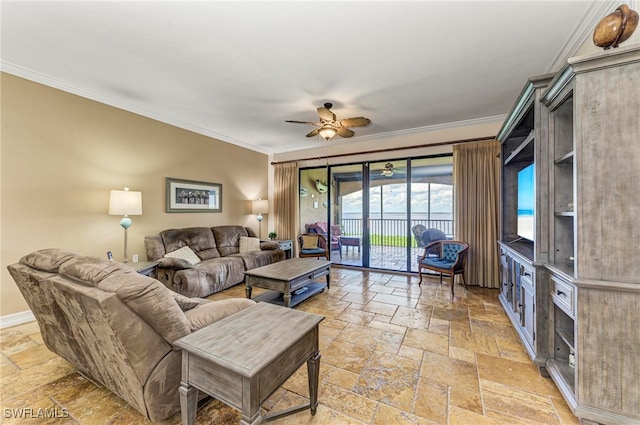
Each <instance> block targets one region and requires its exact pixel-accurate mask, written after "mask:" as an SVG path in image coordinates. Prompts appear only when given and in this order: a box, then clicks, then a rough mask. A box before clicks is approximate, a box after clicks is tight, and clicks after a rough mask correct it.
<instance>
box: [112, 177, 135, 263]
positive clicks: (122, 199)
mask: <svg viewBox="0 0 640 425" xmlns="http://www.w3.org/2000/svg"><path fill="white" fill-rule="evenodd" d="M109 215H123V216H124V217H122V220H120V226H122V228H123V229H124V262H125V263H126V262H128V261H129V257H128V255H127V229H129V227H131V224H132V223H133V221H131V219H130V218H129V216H130V215H142V192H133V191H130V190H129V188H128V187H125V188H124V190H112V191H111V195H110V196H109Z"/></svg>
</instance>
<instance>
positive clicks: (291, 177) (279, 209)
mask: <svg viewBox="0 0 640 425" xmlns="http://www.w3.org/2000/svg"><path fill="white" fill-rule="evenodd" d="M274 168H275V170H274V191H273V195H274V200H273V214H274V220H275V232H276V234H277V235H278V239H295V237H296V236H297V234H298V232H297V231H296V229H297V228H298V223H297V221H298V214H297V211H298V164H296V163H295V162H288V163H284V164H274Z"/></svg>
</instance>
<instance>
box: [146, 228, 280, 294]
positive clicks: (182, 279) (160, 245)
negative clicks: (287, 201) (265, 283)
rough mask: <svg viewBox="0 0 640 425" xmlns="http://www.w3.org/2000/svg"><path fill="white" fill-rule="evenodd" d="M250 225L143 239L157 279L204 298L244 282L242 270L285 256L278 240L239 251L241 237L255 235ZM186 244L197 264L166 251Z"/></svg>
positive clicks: (166, 232)
mask: <svg viewBox="0 0 640 425" xmlns="http://www.w3.org/2000/svg"><path fill="white" fill-rule="evenodd" d="M255 236H256V235H255V233H254V232H253V230H252V229H251V228H249V227H242V226H216V227H189V228H184V229H170V230H164V231H162V232H160V234H158V235H152V236H147V237H145V238H144V246H145V250H146V252H147V260H148V261H156V260H158V261H159V262H160V263H159V265H158V268H157V276H156V278H157V279H158V280H159V281H161V282H162V283H164V284H165V285H166V286H167V287H168V288H170V289H172V290H174V291H175V292H178V293H180V294H183V295H186V296H188V297H206V296H208V295H211V294H214V293H216V292H219V291H222V290H224V289H227V288H229V287H231V286H233V285H237V284H238V283H240V282H243V281H244V272H245V270H251V269H254V268H256V267H261V266H266V265H268V264H271V263H275V262H277V261H282V260H284V259H285V253H284V251H283V250H282V249H280V245H278V243H277V242H270V241H265V242H259V248H258V250H257V251H251V252H240V239H241V238H242V237H245V238H247V237H250V238H255ZM185 246H188V247H189V248H191V250H192V251H193V252H194V253H195V255H196V256H197V257H198V258H199V259H200V260H201V262H199V263H197V264H190V263H188V262H187V261H184V260H181V259H177V258H165V255H166V254H167V253H171V252H174V251H176V250H178V249H180V248H182V247H185Z"/></svg>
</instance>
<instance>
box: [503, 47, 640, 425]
mask: <svg viewBox="0 0 640 425" xmlns="http://www.w3.org/2000/svg"><path fill="white" fill-rule="evenodd" d="M498 140H499V141H500V142H501V145H502V150H501V159H502V164H503V166H502V184H501V186H502V208H501V213H502V214H501V239H500V240H499V241H498V248H499V250H500V273H501V291H500V302H501V304H502V306H503V307H504V309H505V311H506V312H507V314H508V316H509V318H510V319H511V322H512V324H513V326H514V329H515V330H516V332H517V334H518V336H519V337H520V340H521V342H522V344H523V346H524V347H525V349H526V351H527V353H528V354H529V356H530V357H531V359H532V361H533V362H534V363H535V364H536V366H538V367H539V369H540V372H541V373H542V374H543V375H545V376H550V377H551V378H552V379H553V381H554V382H555V384H556V385H557V387H558V389H559V390H560V392H561V393H562V395H563V396H564V398H565V400H566V401H567V403H568V405H569V406H570V407H571V409H572V410H573V412H574V414H575V415H576V416H577V417H579V418H580V419H581V421H582V423H585V424H591V423H602V424H638V423H640V354H639V353H640V326H639V318H640V261H638V251H639V244H638V241H640V221H639V220H638V217H640V193H639V192H640V46H638V45H635V46H629V47H619V48H616V49H611V50H607V51H603V52H601V53H596V54H592V55H587V56H582V57H575V58H572V59H570V60H569V64H568V65H567V66H566V67H565V68H564V69H563V70H562V71H560V72H559V73H558V74H556V75H544V76H540V77H533V78H530V79H529V80H528V81H527V84H526V85H525V88H524V89H523V91H522V93H521V94H520V96H519V97H518V99H517V101H516V103H515V105H514V107H513V109H512V111H511V112H510V114H509V115H508V117H507V119H506V120H505V123H504V124H503V126H502V128H501V129H500V131H499V133H498ZM531 164H534V170H535V171H534V182H535V203H534V211H533V235H528V236H527V238H522V233H523V230H522V228H521V229H520V230H519V229H518V201H517V199H518V173H519V172H520V171H521V170H522V169H524V168H526V167H527V166H529V165H531ZM529 239H531V240H529Z"/></svg>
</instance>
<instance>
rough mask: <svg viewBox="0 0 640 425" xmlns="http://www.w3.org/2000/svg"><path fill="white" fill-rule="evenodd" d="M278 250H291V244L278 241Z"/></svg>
mask: <svg viewBox="0 0 640 425" xmlns="http://www.w3.org/2000/svg"><path fill="white" fill-rule="evenodd" d="M278 244H280V249H285V250H286V249H291V248H293V243H292V242H291V241H279V242H278Z"/></svg>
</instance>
